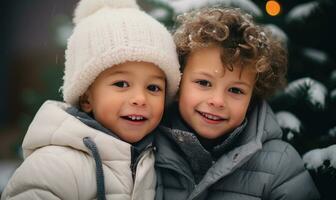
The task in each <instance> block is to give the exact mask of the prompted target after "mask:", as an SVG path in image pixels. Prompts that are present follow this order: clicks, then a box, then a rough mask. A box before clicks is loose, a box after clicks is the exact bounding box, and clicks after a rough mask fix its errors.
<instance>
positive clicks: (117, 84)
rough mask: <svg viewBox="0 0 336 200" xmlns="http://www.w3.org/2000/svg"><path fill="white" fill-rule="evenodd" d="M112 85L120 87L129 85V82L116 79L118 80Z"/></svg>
mask: <svg viewBox="0 0 336 200" xmlns="http://www.w3.org/2000/svg"><path fill="white" fill-rule="evenodd" d="M113 85H114V86H117V87H120V88H125V87H129V84H128V83H127V82H126V81H118V82H115V83H113Z"/></svg>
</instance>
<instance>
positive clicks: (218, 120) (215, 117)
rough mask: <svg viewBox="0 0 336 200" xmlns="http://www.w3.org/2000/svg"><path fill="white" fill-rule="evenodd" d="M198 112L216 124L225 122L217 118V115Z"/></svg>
mask: <svg viewBox="0 0 336 200" xmlns="http://www.w3.org/2000/svg"><path fill="white" fill-rule="evenodd" d="M197 112H198V113H199V114H200V115H201V116H202V117H204V118H205V119H207V120H211V121H216V122H220V121H224V120H225V119H224V118H222V117H220V116H217V115H212V114H209V113H205V112H201V111H197Z"/></svg>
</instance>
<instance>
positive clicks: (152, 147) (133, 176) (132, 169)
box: [130, 144, 154, 182]
mask: <svg viewBox="0 0 336 200" xmlns="http://www.w3.org/2000/svg"><path fill="white" fill-rule="evenodd" d="M151 149H154V146H153V145H152V144H149V145H148V146H147V147H146V148H145V149H144V150H143V151H142V152H141V153H140V154H139V156H138V157H137V159H136V160H135V162H131V166H130V167H131V171H132V178H133V182H134V180H135V175H136V168H137V165H138V163H139V161H140V160H141V158H142V157H143V156H144V154H146V153H147V152H148V151H150V150H151Z"/></svg>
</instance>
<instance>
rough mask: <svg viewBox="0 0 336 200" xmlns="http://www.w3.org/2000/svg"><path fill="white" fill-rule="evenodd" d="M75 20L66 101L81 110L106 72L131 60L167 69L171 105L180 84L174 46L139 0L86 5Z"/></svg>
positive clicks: (94, 0) (86, 1)
mask: <svg viewBox="0 0 336 200" xmlns="http://www.w3.org/2000/svg"><path fill="white" fill-rule="evenodd" d="M73 20H74V24H75V27H74V30H73V33H72V35H71V36H70V38H69V40H68V46H67V49H66V51H65V59H66V61H65V72H64V77H63V79H64V83H63V86H62V88H61V89H62V91H63V99H64V101H65V102H67V103H69V104H72V105H75V106H76V105H77V104H78V100H79V97H80V96H81V95H82V94H84V93H85V91H86V90H87V89H88V87H89V86H90V85H91V84H92V83H93V82H94V80H95V79H96V78H97V76H98V75H99V74H100V73H101V72H103V71H104V70H106V69H107V68H110V67H113V66H114V65H118V64H121V63H124V62H126V61H144V62H150V63H153V64H155V65H156V66H158V67H159V68H160V69H162V71H163V72H164V73H165V75H166V78H167V93H166V95H167V101H168V102H169V101H171V100H172V98H173V97H174V96H175V94H176V92H177V89H178V85H179V81H180V72H179V63H178V58H177V53H176V47H175V44H174V41H173V39H172V36H171V34H170V33H169V32H168V30H167V29H166V28H165V27H164V26H163V25H162V24H160V23H159V22H158V21H156V20H155V19H154V18H152V17H151V16H149V15H148V14H146V13H145V12H143V11H141V10H139V7H138V5H137V4H136V2H135V0H81V1H80V2H79V3H78V6H77V8H76V9H75V14H74V19H73Z"/></svg>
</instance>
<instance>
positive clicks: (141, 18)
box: [1, 0, 180, 200]
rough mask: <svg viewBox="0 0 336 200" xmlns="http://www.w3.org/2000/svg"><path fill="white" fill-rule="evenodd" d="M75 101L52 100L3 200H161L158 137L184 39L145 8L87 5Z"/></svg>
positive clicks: (74, 74)
mask: <svg viewBox="0 0 336 200" xmlns="http://www.w3.org/2000/svg"><path fill="white" fill-rule="evenodd" d="M74 23H75V27H74V30H73V33H72V35H71V37H70V38H69V40H68V46H67V50H66V52H65V58H66V62H65V73H64V84H63V86H62V92H63V98H64V101H65V102H57V101H47V102H45V103H44V104H43V105H42V107H41V108H40V110H39V111H38V112H37V114H36V116H35V118H34V120H33V122H32V123H31V125H30V127H29V129H28V131H27V134H26V136H25V138H24V141H23V144H22V148H23V153H24V158H25V160H24V162H23V163H22V165H21V166H20V167H19V168H18V169H17V170H16V172H15V173H14V174H13V176H12V178H11V179H10V181H9V182H8V184H7V186H6V188H5V190H4V192H3V193H2V197H1V199H25V200H26V199H96V198H97V199H136V200H140V199H144V200H145V199H146V200H147V199H154V195H155V185H156V176H155V172H154V156H153V152H152V150H153V148H154V147H153V146H152V138H153V134H155V132H156V129H155V128H156V126H157V125H158V124H159V122H160V120H161V118H162V115H163V110H164V107H165V104H167V103H169V102H170V101H171V100H172V98H173V97H174V95H175V93H176V91H177V89H178V84H179V79H180V73H179V64H178V59H177V54H176V49H175V44H174V41H173V39H172V37H171V35H170V33H169V32H168V31H167V29H166V28H165V27H164V26H163V25H161V24H160V23H159V22H158V21H156V20H155V19H153V18H152V17H150V16H149V15H147V14H146V13H145V12H143V11H141V10H140V9H139V8H138V5H137V4H136V2H135V0H81V1H80V2H79V3H78V5H77V7H76V9H75V14H74Z"/></svg>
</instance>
